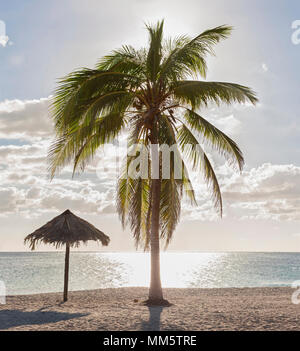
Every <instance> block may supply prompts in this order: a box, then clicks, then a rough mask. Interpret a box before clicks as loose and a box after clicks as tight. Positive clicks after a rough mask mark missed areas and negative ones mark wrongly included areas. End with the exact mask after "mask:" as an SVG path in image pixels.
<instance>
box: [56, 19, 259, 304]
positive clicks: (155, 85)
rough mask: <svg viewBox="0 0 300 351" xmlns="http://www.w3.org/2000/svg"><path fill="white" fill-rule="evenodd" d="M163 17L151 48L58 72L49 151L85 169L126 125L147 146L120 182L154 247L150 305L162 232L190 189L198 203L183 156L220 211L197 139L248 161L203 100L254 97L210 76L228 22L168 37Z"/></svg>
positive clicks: (166, 234) (145, 241)
mask: <svg viewBox="0 0 300 351" xmlns="http://www.w3.org/2000/svg"><path fill="white" fill-rule="evenodd" d="M163 24H164V23H163V21H161V22H158V23H157V24H156V25H154V26H150V25H147V30H148V34H149V45H148V47H147V48H142V49H140V50H135V49H134V48H133V47H131V46H123V47H122V48H121V49H118V50H115V51H113V52H112V53H111V54H110V55H108V56H104V57H103V58H102V59H100V61H99V62H98V64H97V66H96V67H95V69H87V68H84V69H80V70H77V71H75V72H73V73H71V74H69V75H67V76H66V77H65V78H63V79H61V80H60V82H59V86H58V88H57V90H56V92H55V95H54V97H53V104H52V116H53V119H54V123H55V130H56V140H55V141H54V143H53V144H52V146H51V148H50V152H49V159H50V172H51V176H52V177H53V176H54V175H55V174H56V172H58V171H59V170H60V169H61V168H62V167H63V166H65V165H66V164H68V163H70V162H72V163H73V165H74V168H73V170H74V172H76V170H77V169H78V168H80V169H81V170H84V167H85V165H86V164H87V162H88V161H89V160H90V159H91V158H92V157H93V156H94V155H95V152H96V150H97V149H98V148H99V147H101V146H103V145H104V144H105V143H109V142H111V141H112V140H113V139H114V138H115V137H117V136H118V135H119V134H120V133H121V132H123V131H126V132H128V133H129V137H128V144H129V147H130V148H131V149H132V148H133V150H134V151H136V155H138V156H140V155H141V146H143V147H144V148H146V149H147V150H148V151H149V153H148V156H147V159H146V162H144V166H145V164H147V165H148V166H149V168H151V171H149V170H148V173H147V176H146V177H137V179H136V178H135V177H130V176H128V174H127V170H128V167H130V164H131V162H132V160H134V159H135V156H128V157H127V159H126V160H125V165H124V170H123V171H122V175H121V176H120V179H119V182H118V191H117V209H118V213H119V215H120V218H121V221H122V224H123V226H125V225H126V224H129V225H130V228H131V230H132V232H133V235H134V238H135V241H136V244H137V246H138V245H140V244H142V245H143V246H144V248H145V249H150V252H151V282H150V289H149V300H148V303H149V304H164V303H166V301H165V300H164V299H163V292H162V287H161V279H160V241H162V240H163V241H165V244H166V245H168V243H169V242H170V240H171V238H172V235H173V233H174V230H175V228H176V225H177V223H178V221H179V217H180V209H181V199H182V197H183V196H184V195H187V196H188V198H189V199H190V201H191V202H192V203H196V200H195V195H194V190H193V188H192V184H191V181H190V179H189V176H188V172H187V167H186V165H185V161H186V160H187V161H190V162H191V165H192V166H193V168H194V169H195V170H199V171H200V172H202V173H203V174H204V177H205V180H206V182H207V183H208V184H209V185H210V188H211V193H212V197H213V201H214V205H215V207H216V208H217V209H218V210H219V212H220V215H222V197H221V191H220V187H219V184H218V181H217V177H216V175H215V173H214V170H213V167H212V165H211V163H210V160H209V158H208V157H207V155H206V154H205V153H204V151H203V150H202V148H201V147H200V144H199V142H198V139H199V138H201V142H202V143H203V142H205V143H206V144H207V145H208V146H210V147H212V149H214V150H217V151H218V152H219V153H220V154H221V155H222V156H224V157H226V158H227V160H229V161H230V162H231V163H232V164H233V163H234V164H237V167H238V168H239V170H242V167H243V164H244V159H243V155H242V152H241V150H240V149H239V147H238V146H237V144H236V143H235V142H234V141H233V140H232V139H230V138H229V137H228V136H227V135H225V134H224V133H223V132H222V131H220V130H219V129H218V128H216V127H215V126H214V125H212V124H211V123H209V122H208V121H207V120H206V119H205V118H203V117H202V116H201V115H200V114H199V112H198V111H199V109H200V108H201V107H205V106H207V105H208V104H209V103H216V104H218V105H219V104H220V103H226V104H231V103H245V102H250V103H252V104H255V103H256V102H257V98H256V95H255V93H254V92H253V91H252V90H251V89H250V88H248V87H245V86H242V85H238V84H234V83H224V82H208V81H205V80H204V79H205V77H206V73H207V63H206V57H207V55H208V54H213V46H214V45H215V44H217V43H218V42H219V41H220V40H222V39H225V38H227V37H228V36H229V35H230V33H231V30H232V28H231V27H229V26H219V27H216V28H213V29H209V30H207V31H205V32H203V33H201V34H200V35H198V36H196V37H195V38H193V39H191V38H189V37H188V36H179V37H176V38H175V39H167V40H164V39H163ZM199 79H202V80H199ZM163 144H166V145H169V146H172V145H173V146H174V145H175V149H174V150H175V151H174V152H173V153H172V155H171V157H170V163H171V170H170V177H169V179H165V178H164V177H162V172H163V167H162V156H161V153H159V146H160V145H163ZM153 145H154V146H153ZM155 145H156V146H155ZM131 155H132V154H131ZM178 158H179V160H180V161H181V164H182V165H183V167H182V169H183V171H182V174H181V177H177V176H175V173H176V170H175V159H177V160H178ZM156 161H157V162H156ZM141 168H142V167H141V165H140V166H138V167H137V170H140V171H141ZM149 168H148V169H149ZM154 174H156V176H154ZM178 178H180V179H178Z"/></svg>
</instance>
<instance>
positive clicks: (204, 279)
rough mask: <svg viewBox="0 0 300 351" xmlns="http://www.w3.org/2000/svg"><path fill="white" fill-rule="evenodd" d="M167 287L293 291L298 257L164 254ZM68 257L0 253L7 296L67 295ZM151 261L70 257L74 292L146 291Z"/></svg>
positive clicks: (132, 256)
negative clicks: (137, 288) (136, 288)
mask: <svg viewBox="0 0 300 351" xmlns="http://www.w3.org/2000/svg"><path fill="white" fill-rule="evenodd" d="M161 269H162V282H163V286H164V287H178V288H184V287H197V288H224V287H260V286H264V287H267V286H289V285H290V284H291V283H292V282H293V281H295V280H300V253H195V252H194V253H162V255H161ZM63 272H64V253H62V252H59V253H56V252H51V253H48V252H47V253H0V280H2V281H3V282H4V283H5V285H6V288H7V294H9V295H20V294H34V293H42V292H43V293H44V292H57V291H62V289H63ZM148 284H149V255H148V254H144V253H87V252H72V253H71V258H70V290H85V289H97V288H108V287H125V286H148Z"/></svg>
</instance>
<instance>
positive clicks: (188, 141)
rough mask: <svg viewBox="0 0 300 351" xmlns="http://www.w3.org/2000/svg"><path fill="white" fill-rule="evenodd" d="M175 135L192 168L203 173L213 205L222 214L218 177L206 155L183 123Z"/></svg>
mask: <svg viewBox="0 0 300 351" xmlns="http://www.w3.org/2000/svg"><path fill="white" fill-rule="evenodd" d="M177 137H178V142H179V145H180V147H181V148H182V151H183V153H184V154H185V155H186V156H187V157H188V158H189V159H190V161H191V162H192V164H193V169H194V170H198V169H200V170H201V172H202V174H203V175H204V179H205V181H206V182H207V184H208V185H209V186H210V188H211V193H212V199H213V202H214V205H215V207H216V208H217V209H218V210H219V212H220V215H221V216H222V213H223V204H222V195H221V190H220V186H219V183H218V179H217V177H216V175H215V172H214V170H213V167H212V165H211V163H210V161H209V159H208V157H207V155H206V154H205V152H204V151H203V149H202V147H201V145H200V144H199V142H198V140H197V139H196V137H195V136H194V135H193V134H192V132H191V131H190V130H189V129H188V128H187V127H186V125H185V124H182V126H181V127H180V129H179V132H178V135H177Z"/></svg>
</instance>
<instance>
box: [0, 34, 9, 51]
mask: <svg viewBox="0 0 300 351" xmlns="http://www.w3.org/2000/svg"><path fill="white" fill-rule="evenodd" d="M8 41H9V37H8V36H7V35H0V45H1V46H3V47H4V48H5V47H6V45H7V43H8Z"/></svg>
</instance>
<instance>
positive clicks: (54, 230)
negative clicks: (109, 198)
mask: <svg viewBox="0 0 300 351" xmlns="http://www.w3.org/2000/svg"><path fill="white" fill-rule="evenodd" d="M89 240H93V241H98V242H101V243H102V245H104V246H107V245H108V244H109V241H110V239H109V237H108V236H107V235H105V234H104V233H103V232H101V230H99V229H97V228H96V227H94V226H93V225H92V224H90V223H88V222H87V221H85V220H84V219H82V218H80V217H78V216H76V215H74V213H72V212H71V211H70V210H66V211H65V212H63V213H62V214H61V215H59V216H57V217H55V218H53V219H52V220H51V221H49V222H48V223H46V224H45V225H43V226H42V227H41V228H39V229H37V230H36V231H35V232H33V233H32V234H29V235H27V236H26V238H25V240H24V242H25V243H29V245H30V248H31V249H32V250H34V249H35V247H36V245H37V244H38V243H44V244H52V245H54V246H55V247H56V248H60V247H61V246H63V245H66V244H69V245H70V247H78V246H79V244H80V243H82V242H83V243H86V242H87V241H89Z"/></svg>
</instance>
